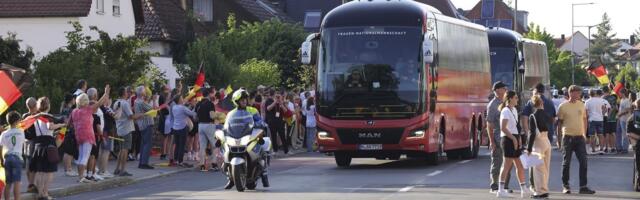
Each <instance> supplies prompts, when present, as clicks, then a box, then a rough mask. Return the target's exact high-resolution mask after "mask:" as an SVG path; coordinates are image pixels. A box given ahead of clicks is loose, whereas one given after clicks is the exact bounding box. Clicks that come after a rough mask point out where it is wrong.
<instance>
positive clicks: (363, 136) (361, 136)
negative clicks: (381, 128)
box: [358, 133, 382, 138]
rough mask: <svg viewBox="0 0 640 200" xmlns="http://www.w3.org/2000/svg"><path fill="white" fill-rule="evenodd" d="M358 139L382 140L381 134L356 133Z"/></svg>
mask: <svg viewBox="0 0 640 200" xmlns="http://www.w3.org/2000/svg"><path fill="white" fill-rule="evenodd" d="M358 137H359V138H382V133H358Z"/></svg>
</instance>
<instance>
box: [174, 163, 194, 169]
mask: <svg viewBox="0 0 640 200" xmlns="http://www.w3.org/2000/svg"><path fill="white" fill-rule="evenodd" d="M178 166H179V167H184V168H192V167H193V165H191V164H189V163H184V162H183V163H178Z"/></svg>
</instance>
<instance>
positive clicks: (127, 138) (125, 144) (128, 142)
mask: <svg viewBox="0 0 640 200" xmlns="http://www.w3.org/2000/svg"><path fill="white" fill-rule="evenodd" d="M132 134H133V132H131V133H129V134H127V135H124V136H122V137H120V138H122V139H123V140H124V141H120V149H131V147H132V146H133V136H132Z"/></svg>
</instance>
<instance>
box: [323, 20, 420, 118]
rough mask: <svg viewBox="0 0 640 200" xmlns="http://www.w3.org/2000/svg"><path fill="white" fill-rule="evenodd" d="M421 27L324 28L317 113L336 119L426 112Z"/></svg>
mask: <svg viewBox="0 0 640 200" xmlns="http://www.w3.org/2000/svg"><path fill="white" fill-rule="evenodd" d="M421 35H422V30H421V29H420V28H419V27H387V26H385V27H374V26H366V27H340V28H327V29H324V30H323V31H322V41H321V51H320V53H321V55H320V58H321V59H320V61H319V63H318V81H317V83H318V90H319V91H318V93H319V96H320V98H318V106H319V109H318V112H319V114H320V115H323V116H327V117H330V118H335V119H362V118H366V119H376V118H410V117H413V116H416V115H417V114H420V113H421V110H422V107H421V106H420V105H421V102H422V98H421V92H420V91H421V89H420V88H421V85H422V84H420V83H421V81H420V80H421V79H422V76H421V74H422V70H421V68H422V67H421V66H422V65H421V64H420V63H422V62H421V59H420V56H421V54H420V49H421V48H420V47H421V45H420V44H421V41H422V36H421Z"/></svg>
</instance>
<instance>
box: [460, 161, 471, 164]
mask: <svg viewBox="0 0 640 200" xmlns="http://www.w3.org/2000/svg"><path fill="white" fill-rule="evenodd" d="M468 162H471V160H463V161H460V162H458V164H465V163H468Z"/></svg>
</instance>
